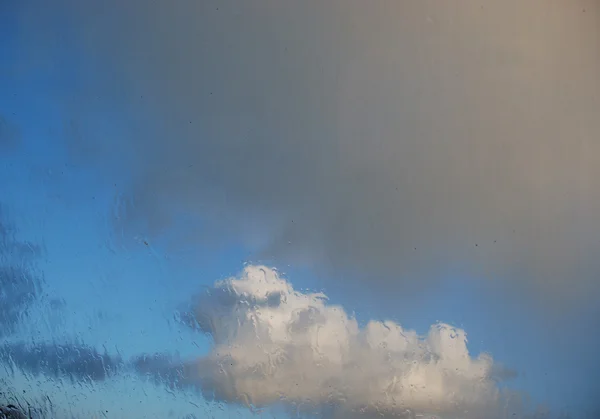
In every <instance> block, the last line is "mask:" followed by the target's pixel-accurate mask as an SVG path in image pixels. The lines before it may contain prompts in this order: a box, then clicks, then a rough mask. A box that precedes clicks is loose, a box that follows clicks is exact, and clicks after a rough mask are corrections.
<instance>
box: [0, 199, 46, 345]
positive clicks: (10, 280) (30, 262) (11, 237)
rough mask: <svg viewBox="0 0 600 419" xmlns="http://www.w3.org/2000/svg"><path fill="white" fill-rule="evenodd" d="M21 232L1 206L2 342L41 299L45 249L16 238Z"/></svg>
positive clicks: (0, 300) (0, 282) (0, 322)
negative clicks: (40, 260) (39, 264)
mask: <svg viewBox="0 0 600 419" xmlns="http://www.w3.org/2000/svg"><path fill="white" fill-rule="evenodd" d="M16 233H17V230H16V227H15V225H14V224H13V223H12V222H11V220H10V219H9V217H8V214H7V213H6V210H5V209H4V208H3V207H2V205H0V338H2V337H5V336H7V335H10V334H11V333H13V332H14V331H15V330H16V329H17V327H18V325H19V323H20V322H21V321H22V320H23V318H24V317H26V316H27V314H28V310H29V309H30V308H31V306H32V305H33V304H34V303H35V301H36V300H37V299H38V297H39V295H40V287H41V280H40V275H39V273H38V272H37V271H36V270H35V265H34V263H35V259H36V258H37V257H38V256H39V255H40V254H41V252H42V248H41V247H40V246H39V245H37V244H35V243H31V242H28V241H21V240H19V239H18V238H17V236H16Z"/></svg>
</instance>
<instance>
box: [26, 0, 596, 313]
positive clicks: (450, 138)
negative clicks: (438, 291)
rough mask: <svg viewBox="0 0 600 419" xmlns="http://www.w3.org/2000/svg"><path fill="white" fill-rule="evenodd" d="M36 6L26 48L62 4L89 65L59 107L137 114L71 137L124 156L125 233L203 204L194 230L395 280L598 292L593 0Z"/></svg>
mask: <svg viewBox="0 0 600 419" xmlns="http://www.w3.org/2000/svg"><path fill="white" fill-rule="evenodd" d="M23 11H24V12H23V13H22V22H24V23H23V25H27V24H28V25H30V26H24V27H26V28H28V29H29V31H28V32H27V37H26V38H24V41H23V43H24V45H23V49H22V51H23V53H22V54H23V57H28V58H31V55H32V54H33V55H35V54H34V52H35V51H36V50H37V49H40V50H42V48H41V46H42V45H45V44H43V42H44V43H50V42H54V41H52V40H56V39H59V38H60V34H62V32H61V31H62V30H64V29H62V28H64V27H65V26H64V25H63V26H60V22H61V19H64V16H67V17H68V20H69V26H68V30H69V33H70V34H75V36H73V37H72V39H76V40H77V41H73V42H72V43H71V44H70V47H71V48H72V49H73V51H75V54H79V55H76V57H77V65H78V66H79V67H78V68H79V70H80V71H79V72H78V73H77V79H76V80H77V86H78V89H77V90H76V91H75V92H73V93H72V94H70V95H67V97H66V98H64V100H63V102H62V104H63V105H64V107H65V109H67V110H68V112H72V113H74V114H76V115H78V116H81V118H82V119H85V118H88V117H89V115H97V114H98V112H97V111H98V109H99V105H98V104H99V103H101V102H102V101H105V103H108V104H110V105H111V106H114V107H115V108H116V109H118V110H119V112H121V115H125V116H126V118H127V121H128V123H129V127H128V132H129V133H130V134H129V135H130V137H129V140H128V141H117V140H114V139H111V138H103V139H102V141H101V142H100V141H97V142H98V144H96V145H88V146H85V145H84V144H83V143H84V142H85V141H86V139H87V140H90V139H93V138H96V136H95V135H94V133H93V132H92V130H91V129H89V128H86V126H80V125H78V128H77V138H78V140H77V150H76V151H73V153H72V154H73V155H74V156H77V155H80V154H81V152H82V150H96V151H97V150H98V147H103V148H104V149H105V150H108V151H110V153H112V154H113V155H115V156H117V155H122V154H127V155H128V156H129V158H128V159H124V160H125V161H127V166H126V167H127V169H128V170H130V171H131V172H132V173H133V175H134V179H135V181H134V186H133V187H132V189H131V190H130V191H129V193H128V194H125V196H124V197H123V199H122V201H121V202H120V204H119V208H120V211H121V212H120V213H119V214H118V220H116V221H115V227H116V228H117V229H118V230H119V231H120V230H125V231H127V230H129V232H130V233H132V234H138V233H139V231H136V229H138V230H139V229H140V228H142V227H141V226H144V227H143V228H144V229H145V231H144V234H150V235H153V234H161V233H162V232H164V231H166V230H167V229H169V228H170V227H173V225H174V223H175V222H176V220H177V219H178V218H179V216H180V215H181V214H183V213H185V214H191V215H192V216H194V217H197V218H198V219H200V220H203V222H204V223H205V224H206V226H207V227H206V229H205V230H203V231H202V234H197V240H198V241H199V242H205V243H210V244H211V245H214V244H215V243H216V242H217V241H218V240H223V238H224V237H228V238H229V239H235V240H237V241H243V242H245V243H246V244H247V245H248V246H249V247H250V248H251V249H253V250H254V251H255V255H256V256H257V258H259V259H262V260H272V261H273V262H274V263H277V264H280V263H294V264H296V265H298V264H304V265H308V266H311V267H315V268H318V269H324V270H327V271H328V272H329V273H330V274H331V273H333V274H335V275H329V276H330V277H336V276H343V275H342V273H343V274H346V275H345V277H346V278H348V277H351V276H355V277H358V278H366V279H367V280H368V281H369V285H370V289H372V290H379V291H384V293H385V294H387V295H389V290H390V289H391V287H393V286H395V284H397V286H398V289H400V288H402V289H403V290H405V291H407V290H408V287H409V286H415V287H420V286H424V287H426V286H429V285H430V284H431V283H432V282H433V281H435V280H436V279H437V278H440V277H442V276H447V275H455V274H457V275H466V276H476V277H486V278H499V279H501V280H503V281H506V282H507V283H508V284H510V287H511V288H513V289H515V290H518V292H520V291H523V290H526V291H529V292H530V294H529V295H531V296H535V298H536V299H544V298H547V297H551V298H552V302H553V304H554V305H551V306H553V307H554V306H555V305H556V304H560V303H563V302H565V301H573V300H574V299H578V300H580V299H581V298H585V296H586V295H591V294H593V293H592V292H591V291H592V290H595V291H596V290H597V289H598V281H597V279H596V278H597V275H598V272H599V266H598V258H597V257H596V256H595V253H596V252H595V249H597V248H598V246H599V245H600V243H599V239H598V238H599V237H600V231H599V229H600V219H599V214H600V192H599V191H600V187H599V185H598V181H597V179H600V143H599V142H598V141H597V140H596V139H597V137H598V133H599V132H600V119H599V118H598V117H597V115H598V113H599V112H600V85H599V83H598V78H597V75H598V74H600V57H599V55H598V51H599V50H600V46H599V45H598V42H599V41H598V40H599V39H600V33H599V30H600V29H599V28H600V25H599V22H600V11H599V4H598V2H596V1H593V0H576V1H570V2H546V1H542V0H536V1H531V2H527V3H523V2H520V1H518V0H509V1H503V2H494V3H493V4H490V3H489V2H482V1H476V0H469V1H461V2H450V3H444V4H440V3H439V2H435V1H419V2H408V3H407V2H402V3H398V2H394V1H383V2H378V3H377V5H373V4H371V3H366V2H363V1H334V2H328V3H322V2H314V1H308V2H300V3H277V4H275V3H272V2H268V1H259V2H252V3H242V4H240V2H237V1H225V2H222V1H219V2H211V1H207V2H200V3H199V2H195V1H181V2H177V4H173V3H169V2H151V3H148V2H141V1H129V2H120V1H108V2H103V4H102V7H99V6H97V5H96V6H95V5H92V4H91V3H90V2H85V1H84V2H73V1H70V0H63V1H61V2H57V3H53V5H52V6H51V9H50V10H48V13H42V12H40V11H39V10H38V9H35V12H34V11H33V9H30V8H23ZM59 12H60V13H59ZM62 12H64V13H63V14H61V13H62ZM57 16H62V17H61V18H58V17H57ZM34 28H35V29H34ZM57 28H61V29H60V30H59V29H57ZM60 39H62V38H60ZM65 39H66V38H65ZM69 39H71V38H69ZM44 51H46V50H44ZM44 54H46V53H44ZM106 106H109V105H106ZM113 111H114V109H113ZM86 129H88V131H89V132H86ZM90 141H91V140H90ZM96 151H95V152H96ZM81 158H83V157H81ZM106 161H111V164H112V163H113V162H112V160H111V159H106ZM107 170H113V167H111V168H110V169H107ZM132 230H133V231H132ZM188 239H189V238H188V237H186V238H185V240H188ZM182 240H183V238H182ZM186 243H187V242H186ZM337 274H339V275H337Z"/></svg>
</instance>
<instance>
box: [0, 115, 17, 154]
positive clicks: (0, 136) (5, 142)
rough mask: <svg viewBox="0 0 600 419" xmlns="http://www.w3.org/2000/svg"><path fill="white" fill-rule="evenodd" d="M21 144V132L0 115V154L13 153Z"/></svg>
mask: <svg viewBox="0 0 600 419" xmlns="http://www.w3.org/2000/svg"><path fill="white" fill-rule="evenodd" d="M20 142H21V132H20V130H19V128H18V126H17V125H16V124H14V123H13V122H12V121H10V120H8V119H6V118H5V117H4V116H3V115H0V153H7V152H9V151H14V150H15V149H16V148H17V146H18V145H19V143H20Z"/></svg>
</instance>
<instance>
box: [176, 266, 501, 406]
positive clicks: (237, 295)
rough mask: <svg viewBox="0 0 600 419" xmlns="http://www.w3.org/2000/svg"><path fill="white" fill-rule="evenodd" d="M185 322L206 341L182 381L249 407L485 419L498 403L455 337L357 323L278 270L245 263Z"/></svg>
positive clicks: (444, 331) (495, 391) (441, 331)
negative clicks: (204, 352)
mask: <svg viewBox="0 0 600 419" xmlns="http://www.w3.org/2000/svg"><path fill="white" fill-rule="evenodd" d="M194 306H195V308H194V311H193V313H192V316H190V318H193V320H194V321H195V322H196V325H197V326H198V327H199V328H200V329H201V330H203V331H205V332H207V333H210V334H211V335H212V336H213V337H214V340H215V345H214V348H213V350H212V352H211V353H210V354H209V355H208V356H206V357H203V358H200V359H199V360H197V361H195V362H193V363H191V364H189V365H188V366H187V368H186V370H187V371H186V374H185V375H186V377H187V378H186V379H187V380H190V381H191V382H196V383H197V382H200V383H201V386H202V387H203V389H204V391H205V393H207V392H208V393H211V394H214V395H215V396H216V397H217V398H220V399H224V400H227V401H232V402H239V403H243V404H247V405H252V406H264V405H273V404H278V403H280V402H283V403H284V404H285V405H287V406H295V408H297V409H300V410H302V409H308V410H311V409H315V408H321V409H322V408H325V407H327V408H328V409H331V411H332V412H333V413H332V414H333V416H335V417H344V418H346V417H351V416H354V415H358V416H359V417H363V415H367V416H370V415H373V414H382V415H384V416H386V415H390V416H395V415H398V416H400V417H402V415H404V414H406V412H408V411H410V412H413V413H411V414H427V415H439V416H440V417H443V418H446V417H448V418H455V417H461V418H462V417H481V415H482V414H484V415H485V416H484V417H489V416H488V414H491V413H489V412H494V411H495V409H496V406H498V405H499V401H500V400H501V398H502V397H503V396H502V394H501V391H500V390H499V388H498V386H497V383H496V381H495V379H494V378H493V376H494V374H493V370H494V368H495V366H494V364H493V360H492V358H491V357H490V356H488V355H486V354H482V355H479V356H478V357H473V356H471V355H470V354H469V351H468V349H467V339H466V333H465V331H464V330H461V329H457V328H454V327H452V326H450V325H448V324H443V323H440V324H435V325H433V326H431V328H430V330H429V332H428V334H427V335H426V336H419V335H418V334H417V333H416V332H415V331H413V330H405V329H403V328H402V327H401V326H400V325H399V324H397V323H395V322H392V321H384V322H381V321H370V322H369V323H368V324H366V325H365V326H364V327H360V325H359V324H358V323H357V321H356V319H354V318H353V317H351V316H349V315H348V314H347V313H346V311H345V310H344V309H343V308H342V307H340V306H337V305H332V304H328V302H327V298H326V296H324V295H323V294H308V293H302V292H299V291H296V290H294V288H293V287H292V285H291V284H290V283H288V282H287V281H286V280H285V279H283V278H281V277H280V276H279V274H278V273H277V271H275V270H273V269H269V268H267V267H264V266H248V267H246V268H245V269H244V271H243V272H242V273H241V274H240V275H239V277H237V278H230V279H227V280H223V281H219V282H217V283H216V284H215V286H214V289H212V290H211V291H210V292H209V293H207V294H205V295H202V296H200V297H199V299H198V300H196V301H195V302H194ZM428 417H429V416H428Z"/></svg>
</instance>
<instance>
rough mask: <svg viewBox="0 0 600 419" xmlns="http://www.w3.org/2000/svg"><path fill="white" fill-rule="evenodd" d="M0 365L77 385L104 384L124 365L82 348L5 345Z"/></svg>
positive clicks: (47, 345)
mask: <svg viewBox="0 0 600 419" xmlns="http://www.w3.org/2000/svg"><path fill="white" fill-rule="evenodd" d="M0 362H2V363H5V364H6V365H9V366H10V365H14V366H15V367H16V368H18V369H21V370H22V371H24V372H27V373H30V374H34V375H40V374H43V375H46V376H51V377H56V378H58V377H70V378H71V379H73V380H75V381H80V380H92V381H103V380H105V379H107V378H108V377H110V376H112V375H114V374H116V373H117V372H118V371H119V368H120V367H122V366H123V362H122V361H121V359H120V358H119V357H113V356H110V355H108V354H107V353H106V352H105V353H100V352H98V351H97V350H96V349H94V348H91V347H89V346H86V345H81V344H51V343H38V344H33V345H32V344H27V343H24V342H17V343H6V344H4V345H2V346H0Z"/></svg>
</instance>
